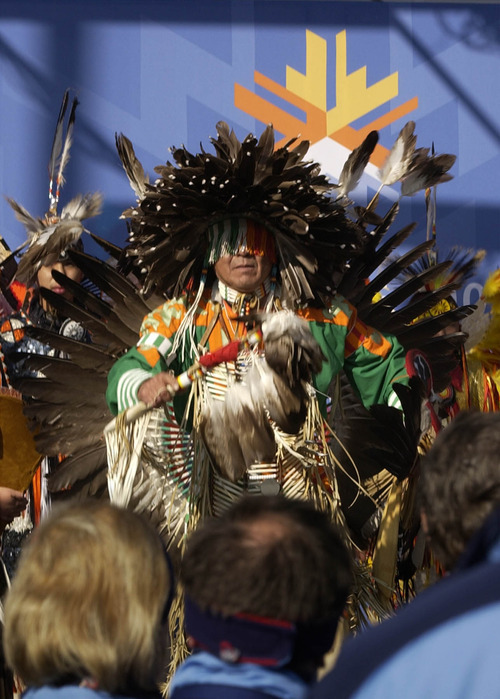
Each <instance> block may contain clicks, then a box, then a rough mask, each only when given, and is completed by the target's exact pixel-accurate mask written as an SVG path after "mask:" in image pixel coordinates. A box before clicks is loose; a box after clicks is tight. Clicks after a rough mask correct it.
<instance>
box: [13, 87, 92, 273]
mask: <svg viewBox="0 0 500 699" xmlns="http://www.w3.org/2000/svg"><path fill="white" fill-rule="evenodd" d="M68 102H69V90H66V92H65V93H64V97H63V100H62V104H61V108H60V110H59V116H58V118H57V125H56V130H55V134H54V141H53V143H52V151H51V154H50V160H49V202H50V205H49V210H48V211H47V213H46V214H45V216H44V217H43V218H39V217H36V218H35V217H34V216H32V215H31V214H30V213H28V211H27V210H26V209H25V208H24V207H23V206H21V205H20V204H18V203H17V202H16V201H14V200H13V199H9V198H8V197H7V201H8V202H9V204H10V205H11V207H12V208H13V209H14V212H15V215H16V218H17V219H18V221H21V223H22V224H23V225H24V227H25V228H26V231H27V233H28V240H27V241H26V242H25V243H23V245H22V246H21V247H20V248H18V250H16V251H15V253H14V254H16V253H17V254H18V253H19V252H20V251H21V250H23V249H24V248H26V250H25V252H24V253H22V256H21V259H20V261H19V265H18V268H17V272H16V279H17V280H18V281H20V282H24V283H26V284H32V283H33V282H34V280H35V279H36V274H37V272H38V270H39V268H40V266H41V265H42V264H53V262H55V261H57V259H58V258H59V256H60V255H61V254H62V253H63V252H64V251H65V250H66V248H68V247H70V246H72V245H75V244H76V243H77V241H78V240H79V239H80V236H81V234H82V233H83V232H84V230H85V228H84V226H83V224H82V221H83V220H84V219H86V218H90V217H92V216H97V215H98V214H99V213H100V211H101V205H102V196H101V194H99V193H94V194H84V195H77V196H76V197H74V198H73V199H72V200H71V201H70V202H69V203H68V204H66V206H64V207H63V209H62V211H61V213H60V214H58V213H57V206H58V203H59V196H60V190H61V187H62V186H63V184H64V170H65V168H66V165H67V164H68V161H69V154H70V149H71V145H72V142H73V127H74V123H75V112H76V107H77V106H78V100H77V98H76V97H75V98H74V99H73V102H72V105H71V109H70V113H69V118H68V122H67V125H66V128H65V116H66V112H67V108H68Z"/></svg>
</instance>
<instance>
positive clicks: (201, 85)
mask: <svg viewBox="0 0 500 699" xmlns="http://www.w3.org/2000/svg"><path fill="white" fill-rule="evenodd" d="M499 38H500V6H498V5H491V4H484V5H483V4H470V5H466V4H451V3H450V4H442V5H440V4H431V3H429V4H427V3H415V4H413V3H389V4H384V3H371V2H327V1H318V2H316V1H315V0H303V1H301V0H295V1H293V0H292V1H285V0H283V1H281V0H272V1H271V0H267V2H264V1H259V0H256V1H250V0H233V1H232V2H231V1H229V0H212V1H207V0H183V1H182V2H181V1H180V0H176V1H170V0H140V1H135V0H134V1H132V0H130V1H129V0H101V1H100V2H94V1H93V0H82V1H80V0H71V1H69V0H67V1H59V2H58V1H56V0H36V2H35V1H32V2H23V1H22V0H15V1H12V2H7V1H5V0H0V116H1V118H0V193H1V194H2V195H8V196H10V197H12V198H14V199H16V200H17V201H18V202H20V203H22V204H23V205H24V206H25V207H26V208H27V209H28V211H30V212H31V213H32V214H34V215H43V214H44V213H45V211H46V210H47V208H48V198H47V194H48V177H47V174H46V173H47V162H48V157H49V152H50V147H51V143H52V138H53V131H54V126H55V120H56V116H57V113H58V110H59V105H60V101H61V98H62V94H63V92H64V90H65V89H66V88H67V87H71V88H73V89H74V90H75V91H76V93H77V95H78V98H79V100H80V106H79V108H78V112H77V122H76V128H75V138H74V145H73V149H72V158H71V162H70V165H69V167H68V170H67V184H66V186H65V188H64V190H63V193H62V197H61V202H62V204H64V203H65V202H66V201H68V200H69V198H70V197H71V196H73V195H74V194H76V193H78V192H84V191H95V190H100V191H101V192H102V193H103V194H104V197H105V209H104V213H103V215H102V216H100V217H99V218H98V219H95V220H93V221H91V222H89V227H91V228H92V230H94V231H95V232H96V233H98V234H100V235H102V236H105V237H108V238H111V239H113V240H115V241H117V242H120V243H122V242H124V239H125V234H126V233H125V225H124V223H123V221H120V220H119V214H120V212H121V211H122V210H123V209H124V208H126V207H127V206H128V205H129V204H130V203H131V202H132V201H133V197H134V195H133V192H132V190H131V189H130V188H129V185H128V182H127V180H126V177H125V174H124V172H123V170H122V169H121V165H120V163H119V160H118V156H117V154H116V151H115V145H114V134H115V132H117V131H118V132H120V131H121V132H123V133H125V134H126V135H127V136H128V137H129V138H130V139H131V140H132V141H133V143H134V145H135V147H136V152H137V154H138V156H139V158H140V159H141V160H142V162H143V164H144V166H145V169H146V170H147V171H148V172H149V173H150V174H152V175H154V173H153V167H154V165H156V164H159V163H161V162H164V161H165V160H166V159H167V158H168V157H169V153H168V148H169V147H170V146H172V145H180V144H182V143H184V144H186V146H187V147H188V148H189V149H192V150H198V149H199V144H200V141H201V142H202V143H203V145H204V146H205V147H206V148H210V143H209V137H210V136H214V135H215V124H216V122H217V121H218V120H220V119H223V120H225V121H227V122H228V123H229V124H230V125H231V126H232V127H233V128H234V129H235V131H236V133H237V135H238V136H239V137H240V138H243V137H244V136H245V135H246V134H247V133H248V132H250V131H252V132H254V133H257V134H258V133H260V132H261V130H262V128H263V124H264V123H266V122H267V121H269V120H271V119H272V120H273V122H274V125H275V128H276V130H277V131H278V132H279V133H280V134H282V135H283V136H290V135H292V136H293V135H297V134H298V133H301V134H302V136H303V137H307V138H311V142H312V154H313V157H314V159H316V160H319V161H320V162H322V164H323V166H324V169H325V170H326V171H327V172H329V173H330V174H331V175H332V177H335V175H336V174H338V171H339V169H340V167H341V165H342V163H343V154H344V153H345V152H347V150H346V148H347V147H348V146H347V145H346V144H348V143H349V142H350V139H352V138H355V137H356V136H359V134H362V132H363V128H371V127H373V125H375V126H377V127H379V128H380V143H381V144H382V146H384V147H385V148H390V147H391V145H392V143H393V141H394V139H395V138H396V136H397V134H398V133H399V130H400V129H401V127H402V126H403V125H404V123H405V122H406V121H407V120H408V119H413V120H415V121H416V124H417V126H416V132H417V134H418V145H419V146H430V145H431V144H432V143H434V144H435V148H436V151H437V152H448V153H455V154H456V155H457V162H456V164H455V165H454V167H453V169H452V174H453V175H454V179H453V180H452V181H451V182H449V183H446V184H443V185H442V186H441V187H439V188H438V194H437V232H438V243H439V249H440V251H441V252H442V253H446V252H447V250H448V249H449V247H450V246H451V245H454V244H460V245H463V246H465V247H471V248H478V247H483V248H486V249H487V251H488V258H487V261H486V264H485V265H484V266H483V268H482V271H481V273H480V275H479V277H478V279H477V284H476V286H474V285H472V286H470V287H469V289H468V290H467V298H465V300H466V301H468V300H469V297H470V295H471V294H472V300H474V294H477V288H479V285H480V284H481V282H482V280H483V279H484V277H485V275H486V273H487V271H489V270H490V269H493V268H495V267H497V266H500V241H499V239H498V220H499V193H498V189H499V183H498V172H499V170H500V116H499V114H500V89H499V81H500V77H499V76H500V44H499ZM344 60H345V68H343V61H344ZM287 66H288V68H287ZM364 67H365V69H366V76H365V77H364V76H363V74H362V72H361V73H360V72H359V71H360V70H362V69H363V68H364ZM357 71H358V72H357ZM300 75H302V76H303V78H301V77H300ZM391 76H392V77H391ZM355 79H358V83H357V87H355V88H353V87H352V86H353V85H354V83H353V80H355ZM384 81H385V82H384ZM346 85H348V86H349V90H348V91H349V94H348V95H347V94H346V90H345V87H346ZM376 85H380V90H381V94H382V97H380V95H379V97H378V100H375V102H374V103H373V104H370V103H369V101H368V100H367V99H366V94H365V92H366V90H365V88H371V87H372V86H376ZM297 86H298V87H297ZM360 86H361V87H360ZM346 105H347V107H346V109H344V121H345V114H346V113H347V114H348V115H349V114H350V115H351V116H352V115H354V117H353V118H352V119H351V120H350V121H349V122H348V124H345V123H344V121H343V120H342V118H339V119H337V117H336V116H335V114H336V112H334V111H333V110H334V109H335V108H337V107H339V108H340V107H342V108H344V106H346ZM337 111H339V110H337ZM340 111H342V110H340ZM329 120H330V121H329ZM330 122H331V123H334V122H335V123H334V126H335V128H333V127H332V126H331V123H330ZM318 124H319V125H320V126H318ZM325 124H326V126H324V128H323V125H325ZM329 124H330V126H329ZM322 129H323V131H322ZM294 130H297V133H294V132H293V131H294ZM379 156H380V154H379ZM375 169H376V167H375V165H373V166H372V171H374V170H375ZM374 187H375V180H374V179H373V178H371V179H370V178H367V180H366V181H365V182H364V183H363V186H362V187H361V188H360V190H359V192H358V194H359V196H360V197H361V198H366V197H369V196H370V194H371V193H373V190H374ZM394 196H397V192H392V193H391V192H388V199H390V198H391V197H394ZM410 220H418V221H419V222H420V225H419V228H418V229H417V231H416V233H415V234H414V236H413V242H415V243H416V242H418V241H419V240H420V239H424V238H425V205H424V197H423V195H417V196H416V197H414V198H412V199H409V200H407V201H403V203H402V211H401V213H400V217H399V225H400V226H402V225H404V224H405V223H406V222H407V221H410ZM0 232H1V234H2V235H3V237H4V238H5V239H6V241H7V242H8V243H9V245H10V246H11V248H12V247H14V246H16V245H18V244H19V243H21V242H22V241H23V240H24V239H25V231H24V229H23V227H22V226H21V224H19V223H18V222H17V221H16V220H15V218H14V215H13V212H12V210H11V209H10V207H9V206H8V204H7V203H6V202H5V201H4V200H3V199H2V200H1V201H0ZM88 249H90V251H91V252H95V250H93V249H92V247H91V246H90V247H89V248H88Z"/></svg>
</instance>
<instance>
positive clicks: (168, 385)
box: [137, 371, 179, 408]
mask: <svg viewBox="0 0 500 699" xmlns="http://www.w3.org/2000/svg"><path fill="white" fill-rule="evenodd" d="M178 390H179V384H178V383H177V379H176V378H175V376H174V375H173V374H169V373H167V372H166V371H162V372H161V373H160V374H156V375H155V376H152V377H151V378H150V379H147V380H146V381H144V383H142V384H141V385H140V387H139V390H138V391H137V397H138V398H139V400H141V401H142V402H143V403H146V405H151V406H153V407H154V408H158V407H159V406H160V405H163V403H166V402H167V401H169V400H172V398H173V397H174V395H175V393H176V392H177V391H178Z"/></svg>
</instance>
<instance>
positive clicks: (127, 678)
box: [4, 501, 172, 692]
mask: <svg viewBox="0 0 500 699" xmlns="http://www.w3.org/2000/svg"><path fill="white" fill-rule="evenodd" d="M171 589H172V579H171V574H170V567H169V565H168V561H167V558H166V555H165V552H164V549H163V545H162V543H161V541H160V539H159V537H158V535H157V534H156V532H155V531H154V530H153V529H152V528H151V527H150V525H149V524H148V523H147V522H146V521H144V520H143V519H142V518H141V517H140V516H139V515H137V514H134V513H133V512H131V511H128V510H124V509H120V508H118V507H115V506H113V505H110V504H109V503H105V502H100V501H88V502H85V503H81V504H73V505H71V506H69V507H68V506H64V507H60V508H55V510H54V511H53V513H52V514H51V515H50V516H49V517H48V519H47V520H46V521H45V522H44V523H43V524H42V525H41V526H40V527H39V528H38V529H37V530H36V531H35V533H34V534H33V536H32V538H31V541H30V542H29V544H28V546H27V548H26V550H25V551H24V552H23V554H22V556H21V560H20V563H19V567H18V570H17V572H16V575H15V576H14V580H13V584H12V588H11V590H10V592H9V593H8V595H7V599H6V603H5V631H4V646H5V655H6V658H7V662H8V664H9V666H10V667H11V668H12V670H13V671H14V672H15V673H16V674H17V675H18V676H19V677H20V678H21V679H22V680H23V682H24V683H25V684H26V685H28V686H42V685H46V684H55V685H58V684H59V685H60V684H65V683H67V682H76V683H78V682H79V681H80V680H83V679H86V678H91V679H92V680H94V681H95V682H97V684H98V686H99V688H100V689H102V690H105V691H108V692H120V691H124V690H126V691H128V692H130V690H131V689H138V690H142V691H148V690H152V689H154V688H155V686H156V683H157V682H158V681H159V680H160V679H161V678H162V672H164V666H165V660H166V658H165V655H166V647H167V644H166V638H165V636H166V633H167V632H166V623H165V621H166V615H167V611H168V604H169V600H170V590H171Z"/></svg>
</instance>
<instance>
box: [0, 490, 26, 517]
mask: <svg viewBox="0 0 500 699" xmlns="http://www.w3.org/2000/svg"><path fill="white" fill-rule="evenodd" d="M27 504H28V500H27V499H26V497H25V496H24V495H23V493H21V492H20V491H19V490H13V489H12V488H5V487H0V520H2V522H3V523H4V524H5V523H7V524H8V523H10V522H12V520H13V519H14V517H17V516H18V515H20V514H21V512H23V510H25V509H26V505H27Z"/></svg>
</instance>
